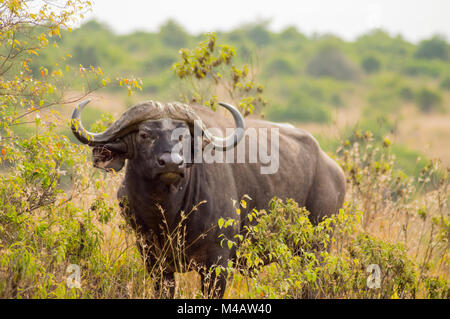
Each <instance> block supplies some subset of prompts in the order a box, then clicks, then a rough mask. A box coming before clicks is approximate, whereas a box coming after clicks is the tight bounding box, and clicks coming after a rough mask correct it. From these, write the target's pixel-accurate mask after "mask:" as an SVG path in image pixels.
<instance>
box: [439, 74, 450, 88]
mask: <svg viewBox="0 0 450 319" xmlns="http://www.w3.org/2000/svg"><path fill="white" fill-rule="evenodd" d="M439 86H440V87H441V88H442V89H444V90H450V76H449V77H446V78H445V79H443V80H442V81H441V83H440V85H439Z"/></svg>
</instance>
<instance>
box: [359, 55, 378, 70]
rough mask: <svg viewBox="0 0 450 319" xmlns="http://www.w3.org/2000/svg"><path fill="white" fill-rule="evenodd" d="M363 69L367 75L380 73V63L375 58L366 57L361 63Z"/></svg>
mask: <svg viewBox="0 0 450 319" xmlns="http://www.w3.org/2000/svg"><path fill="white" fill-rule="evenodd" d="M361 67H362V68H363V69H364V70H365V71H366V72H367V73H375V72H378V71H379V70H380V68H381V63H380V61H379V60H378V59H377V58H376V57H373V56H368V57H365V58H364V59H363V60H362V61H361Z"/></svg>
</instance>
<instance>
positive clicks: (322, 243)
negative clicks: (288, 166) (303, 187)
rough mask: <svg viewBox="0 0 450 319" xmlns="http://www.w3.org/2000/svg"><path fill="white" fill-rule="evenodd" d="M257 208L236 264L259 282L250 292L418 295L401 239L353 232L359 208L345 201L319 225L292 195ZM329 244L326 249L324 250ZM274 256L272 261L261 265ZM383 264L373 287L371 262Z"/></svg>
mask: <svg viewBox="0 0 450 319" xmlns="http://www.w3.org/2000/svg"><path fill="white" fill-rule="evenodd" d="M269 207H270V208H269V210H268V211H267V212H266V211H264V210H263V211H254V212H253V215H252V216H253V217H254V218H255V224H254V226H246V230H247V232H248V235H247V237H246V238H245V239H244V240H243V242H242V244H241V246H240V247H239V248H238V252H237V254H238V258H239V261H238V265H239V267H240V269H241V271H242V270H243V271H244V272H250V273H251V274H252V275H253V277H254V278H256V276H257V278H258V282H255V283H254V284H255V285H254V287H255V288H254V290H253V291H251V292H250V297H261V296H264V297H267V298H273V297H275V298H374V297H378V298H390V297H392V296H399V297H401V298H408V297H409V298H411V297H414V296H415V288H416V283H417V280H416V276H417V275H416V272H415V270H414V267H413V264H412V262H411V261H410V260H409V259H408V257H407V255H406V251H405V249H404V248H403V247H402V246H401V245H392V244H389V243H386V242H383V241H381V240H378V239H376V238H374V237H372V236H369V235H367V234H366V233H360V234H358V235H356V236H354V235H353V234H354V232H355V231H357V229H358V224H359V222H360V217H361V213H360V212H358V211H357V210H355V208H354V207H350V206H348V205H347V206H346V207H345V208H344V209H341V210H340V211H339V213H338V214H337V215H335V216H332V217H329V218H326V219H324V220H323V221H322V222H320V223H319V224H318V225H316V226H314V225H312V224H311V222H310V220H309V218H308V214H309V213H308V212H307V211H306V210H305V209H304V208H301V207H299V206H298V204H297V203H295V202H294V201H292V200H290V199H287V200H286V202H285V203H284V202H283V201H282V200H280V199H277V198H274V199H273V200H272V202H271V203H270V205H269ZM324 249H325V250H324ZM267 262H269V263H270V262H274V264H271V265H270V266H268V267H265V268H263V267H262V266H263V265H264V264H265V263H267ZM372 264H377V265H378V266H379V267H380V268H381V269H382V276H381V278H380V279H381V283H380V287H379V288H376V289H369V288H368V284H367V277H368V276H367V275H366V272H367V267H368V266H369V265H372Z"/></svg>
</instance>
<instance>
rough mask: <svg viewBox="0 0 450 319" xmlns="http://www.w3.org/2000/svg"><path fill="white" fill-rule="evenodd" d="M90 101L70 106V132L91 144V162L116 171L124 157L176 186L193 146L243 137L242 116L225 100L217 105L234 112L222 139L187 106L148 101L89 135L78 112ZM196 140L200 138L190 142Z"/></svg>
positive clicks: (142, 172)
mask: <svg viewBox="0 0 450 319" xmlns="http://www.w3.org/2000/svg"><path fill="white" fill-rule="evenodd" d="M89 101H90V100H87V101H84V102H82V103H80V104H79V105H78V106H77V107H75V109H74V111H73V114H72V131H73V134H74V135H75V137H76V138H77V139H78V140H79V141H80V142H82V143H84V144H87V145H89V146H92V147H93V149H92V154H93V161H94V166H95V167H98V168H101V169H104V170H107V171H111V170H114V171H119V170H121V169H122V168H123V166H124V165H125V161H126V160H127V159H128V160H129V166H130V167H131V169H133V170H134V172H135V173H137V174H138V176H141V177H142V178H145V179H147V180H159V181H161V182H163V183H164V184H166V185H171V184H176V183H178V182H179V181H180V180H181V179H182V178H184V176H185V174H186V170H187V169H188V168H189V166H190V165H191V163H192V162H193V160H192V159H193V156H194V153H195V148H194V145H200V146H202V145H205V143H206V144H207V143H211V144H212V146H213V147H214V149H218V150H227V149H231V148H233V147H234V146H235V145H236V144H237V143H238V142H239V141H240V140H241V139H242V138H243V136H244V119H243V117H242V115H241V114H240V113H239V111H237V110H236V109H235V108H234V107H233V106H231V105H229V104H226V103H219V104H220V105H221V106H223V107H224V108H226V109H227V110H228V111H230V112H231V114H232V115H233V118H234V121H235V126H236V129H235V130H234V132H233V133H232V134H231V135H229V136H228V137H225V138H222V137H218V136H215V135H212V134H211V133H209V132H208V130H206V127H205V126H204V125H203V124H202V121H201V119H200V117H199V116H198V115H197V114H195V113H194V112H193V110H192V109H191V108H189V107H188V106H187V105H185V104H181V103H166V104H162V103H159V102H153V101H149V102H144V103H140V104H137V105H136V106H134V107H132V108H130V109H129V110H127V111H126V112H124V113H123V114H122V115H121V116H120V118H119V119H118V120H117V121H115V122H114V123H113V124H112V125H111V126H110V127H108V128H107V129H106V130H105V131H103V132H101V133H91V132H89V131H87V130H86V129H85V128H84V127H83V125H82V123H81V111H82V110H83V108H84V107H85V106H86V104H87V103H89ZM195 132H200V133H201V134H200V135H201V136H194V133H195ZM198 138H201V139H202V142H200V143H194V142H195V139H198ZM186 143H188V147H187V148H186ZM186 149H187V150H189V152H186Z"/></svg>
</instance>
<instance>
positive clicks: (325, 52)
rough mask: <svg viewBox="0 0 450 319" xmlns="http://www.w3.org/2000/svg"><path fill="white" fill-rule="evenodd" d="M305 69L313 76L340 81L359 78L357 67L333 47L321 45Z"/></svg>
mask: <svg viewBox="0 0 450 319" xmlns="http://www.w3.org/2000/svg"><path fill="white" fill-rule="evenodd" d="M306 71H307V72H308V74H309V75H311V76H314V77H331V78H334V79H336V80H341V81H355V80H358V79H359V78H360V73H359V70H358V68H357V67H356V66H355V65H354V64H353V63H352V62H351V61H350V60H348V59H347V57H346V56H345V55H344V54H343V53H342V52H341V51H340V50H339V49H337V48H335V47H329V46H327V47H323V48H322V49H320V50H319V52H318V53H317V54H316V55H315V56H314V57H313V58H312V59H311V60H310V61H309V63H308V65H307V67H306Z"/></svg>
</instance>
